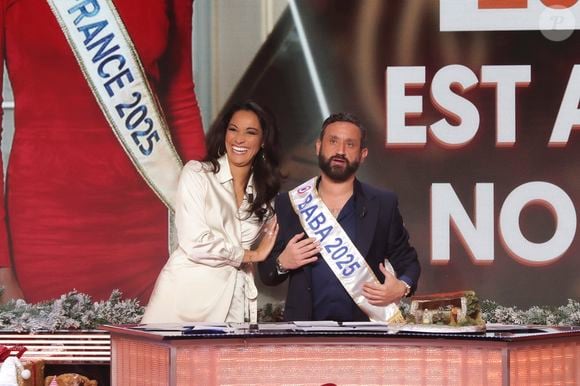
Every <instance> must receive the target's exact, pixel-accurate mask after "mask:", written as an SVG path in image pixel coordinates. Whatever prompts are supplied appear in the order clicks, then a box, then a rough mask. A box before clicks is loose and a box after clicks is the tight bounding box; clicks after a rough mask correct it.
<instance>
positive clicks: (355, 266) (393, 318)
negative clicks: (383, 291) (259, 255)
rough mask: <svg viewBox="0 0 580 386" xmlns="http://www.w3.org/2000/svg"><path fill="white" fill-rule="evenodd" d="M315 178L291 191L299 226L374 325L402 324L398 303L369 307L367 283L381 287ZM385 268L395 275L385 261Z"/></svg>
mask: <svg viewBox="0 0 580 386" xmlns="http://www.w3.org/2000/svg"><path fill="white" fill-rule="evenodd" d="M316 179H317V177H314V178H312V179H311V180H309V181H306V182H305V183H303V184H302V185H300V186H298V187H296V188H295V189H293V190H291V191H290V192H289V195H290V201H291V202H292V206H293V207H294V211H295V212H296V214H297V215H298V218H299V219H300V223H301V224H302V227H303V228H304V231H305V232H306V234H308V236H309V237H314V238H316V239H317V240H318V241H320V247H321V251H320V254H321V255H322V257H323V258H324V261H326V263H327V264H328V266H329V267H330V269H331V270H332V272H333V273H334V274H335V275H336V277H337V278H338V280H339V281H340V283H341V284H342V286H343V287H344V288H345V289H346V291H347V292H348V294H349V295H350V297H351V298H352V300H354V302H355V303H356V305H357V306H359V307H360V309H361V310H363V311H364V312H365V314H367V316H368V317H369V319H370V320H371V321H374V322H386V323H389V322H391V323H393V322H402V321H403V317H402V315H401V312H400V310H399V307H398V306H397V305H396V304H395V303H391V304H389V305H388V306H384V307H379V306H374V305H372V304H370V303H369V302H368V301H367V299H366V298H365V297H364V296H363V294H362V287H363V284H364V283H368V282H375V283H377V284H379V281H378V280H377V278H376V276H375V274H374V273H373V271H372V270H371V268H370V267H369V266H368V264H367V262H366V260H365V259H364V257H363V256H362V255H361V254H360V252H359V251H358V249H357V248H356V246H355V245H354V244H353V242H352V241H351V240H350V238H349V237H348V235H347V234H346V232H345V231H344V229H342V227H341V226H340V224H339V223H338V221H337V220H336V219H335V218H334V216H333V215H332V213H330V210H328V208H327V207H326V205H325V204H324V203H323V202H322V200H321V199H320V196H319V195H318V191H317V190H316ZM384 264H385V267H386V268H387V269H388V270H389V271H390V272H392V273H394V270H393V267H392V266H391V264H390V263H389V261H388V260H386V259H385V263H384Z"/></svg>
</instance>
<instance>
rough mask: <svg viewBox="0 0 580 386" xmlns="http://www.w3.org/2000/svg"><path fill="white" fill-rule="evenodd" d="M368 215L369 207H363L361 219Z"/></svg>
mask: <svg viewBox="0 0 580 386" xmlns="http://www.w3.org/2000/svg"><path fill="white" fill-rule="evenodd" d="M366 215H367V207H366V206H363V208H362V211H361V212H360V218H363V217H364V216H366Z"/></svg>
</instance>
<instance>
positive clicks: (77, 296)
mask: <svg viewBox="0 0 580 386" xmlns="http://www.w3.org/2000/svg"><path fill="white" fill-rule="evenodd" d="M0 294H1V289H0ZM143 311H144V308H143V307H142V306H141V305H139V301H137V300H135V299H123V298H122V294H121V292H120V291H119V290H114V291H113V292H112V293H111V296H110V297H109V299H108V300H104V301H98V302H93V300H92V298H91V297H90V296H89V295H87V294H83V293H80V292H77V291H71V292H69V293H67V294H64V295H62V296H61V297H60V298H58V299H55V300H50V301H46V302H40V303H36V304H29V303H26V302H25V301H24V300H22V299H19V300H10V301H9V302H8V303H6V304H3V305H0V330H10V331H17V332H37V331H49V332H52V331H57V330H71V329H74V330H91V329H94V328H97V327H98V326H99V325H101V324H131V323H139V321H140V320H141V317H142V316H143Z"/></svg>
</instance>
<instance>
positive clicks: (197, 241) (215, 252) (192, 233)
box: [175, 162, 244, 267]
mask: <svg viewBox="0 0 580 386" xmlns="http://www.w3.org/2000/svg"><path fill="white" fill-rule="evenodd" d="M208 173H212V172H211V171H210V172H207V171H204V170H203V167H202V164H201V163H199V162H188V163H187V164H186V165H185V166H184V168H183V170H182V172H181V175H180V178H179V186H178V189H177V197H176V207H175V226H176V228H177V238H178V246H179V248H180V249H181V250H182V252H184V253H185V254H186V255H187V257H188V259H190V260H191V261H193V262H196V263H199V264H203V265H207V266H211V267H221V266H226V265H231V266H233V267H239V266H240V265H241V263H242V259H243V257H244V248H243V247H241V246H240V245H239V243H234V242H232V241H231V240H228V239H227V238H226V237H225V235H224V234H223V232H220V231H219V229H215V228H216V227H215V225H214V226H210V225H209V222H208V217H209V216H213V217H212V220H213V222H215V219H216V216H218V217H217V218H220V217H219V216H220V213H216V211H217V210H218V209H217V208H213V206H215V205H211V204H212V203H211V201H212V200H211V199H210V200H208V196H209V195H212V194H214V192H213V191H212V186H210V183H209V181H208V177H209V176H208ZM212 177H213V176H212ZM210 178H211V177H210ZM208 201H210V202H208ZM212 228H214V229H212Z"/></svg>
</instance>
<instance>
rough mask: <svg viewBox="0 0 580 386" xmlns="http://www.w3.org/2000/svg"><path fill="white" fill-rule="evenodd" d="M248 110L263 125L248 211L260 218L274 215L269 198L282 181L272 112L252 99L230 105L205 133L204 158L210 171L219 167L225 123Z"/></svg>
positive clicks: (216, 170)
mask: <svg viewBox="0 0 580 386" xmlns="http://www.w3.org/2000/svg"><path fill="white" fill-rule="evenodd" d="M240 110H244V111H251V112H253V113H254V114H256V116H257V117H258V120H259V121H260V126H261V128H262V139H263V147H261V148H260V151H258V153H257V154H256V156H255V157H254V161H253V164H252V172H253V174H254V190H255V191H256V196H255V197H254V199H253V201H252V202H251V203H250V210H249V212H250V213H254V214H255V215H256V216H257V217H258V218H259V219H260V221H263V220H264V219H265V218H269V217H270V216H272V215H273V214H274V208H273V207H272V199H273V198H274V197H275V196H276V194H278V191H279V190H280V185H281V183H282V173H281V171H280V159H279V154H280V153H279V151H278V150H279V149H278V127H277V125H276V120H275V118H274V115H273V114H272V113H271V112H270V111H268V110H266V109H265V108H263V107H261V106H260V105H258V104H257V103H255V102H252V101H246V102H243V103H240V104H235V105H234V106H232V107H231V108H229V109H228V110H227V111H226V112H225V113H224V114H222V115H221V117H220V118H219V119H218V120H217V121H216V123H215V124H214V125H213V126H212V128H211V129H210V131H209V132H208V134H207V136H206V147H207V155H206V156H205V158H204V159H203V161H205V162H209V163H211V164H212V166H213V172H214V173H217V172H218V171H219V169H220V166H219V163H218V158H220V157H221V156H223V155H224V154H225V152H226V148H225V140H226V132H227V129H228V125H229V124H230V120H231V119H232V116H233V115H234V114H235V113H236V112H238V111H240Z"/></svg>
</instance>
